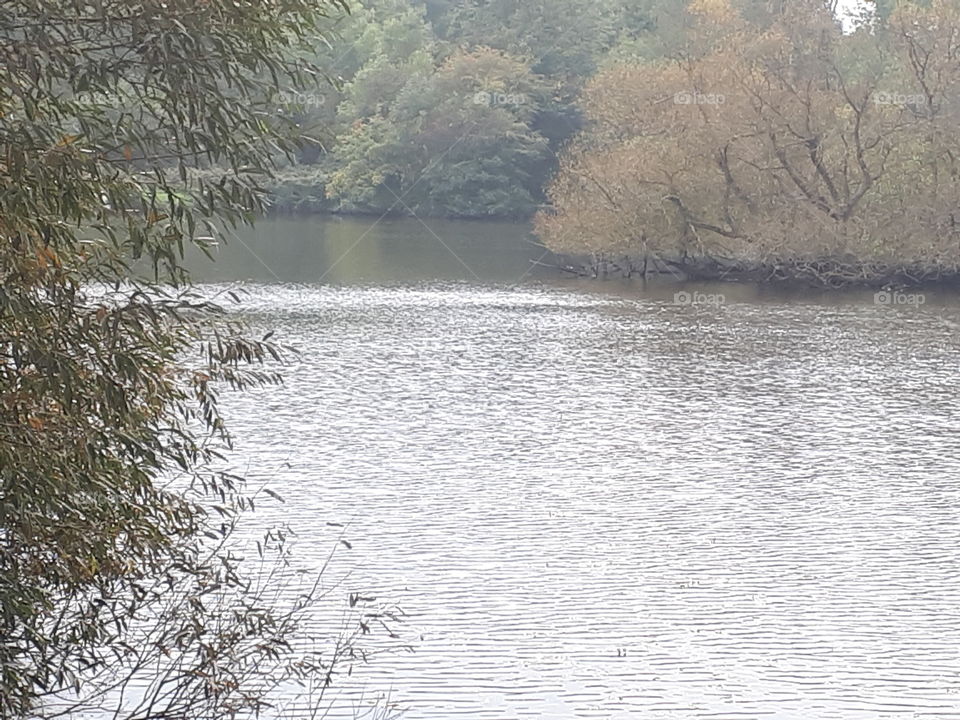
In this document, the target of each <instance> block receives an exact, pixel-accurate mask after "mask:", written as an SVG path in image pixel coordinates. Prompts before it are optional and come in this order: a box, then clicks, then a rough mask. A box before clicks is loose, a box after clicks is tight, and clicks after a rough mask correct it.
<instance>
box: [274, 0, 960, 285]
mask: <svg viewBox="0 0 960 720" xmlns="http://www.w3.org/2000/svg"><path fill="white" fill-rule="evenodd" d="M501 5H502V7H501ZM508 5H509V3H490V4H489V7H485V8H473V9H472V10H470V11H469V12H467V11H466V10H464V9H463V8H462V7H459V6H456V5H455V4H453V3H445V2H431V3H427V4H426V5H425V6H424V7H422V8H420V7H419V6H417V7H414V8H412V9H411V7H410V6H409V5H406V6H405V8H406V9H405V11H404V12H402V13H400V14H399V15H398V14H397V11H398V9H397V8H394V7H393V6H392V5H391V4H390V3H389V2H386V0H383V1H382V2H369V3H362V4H361V5H360V6H359V7H358V11H357V13H356V16H355V17H354V18H353V19H352V20H351V21H350V23H351V24H349V25H348V26H347V27H346V29H345V31H344V32H345V34H346V35H347V36H349V37H353V35H357V37H358V38H360V39H361V40H362V42H360V41H359V40H358V42H359V49H357V50H356V51H354V52H353V54H352V55H351V57H350V58H349V61H345V62H349V63H351V64H350V66H349V67H346V66H345V67H344V68H341V69H340V70H341V77H343V78H345V80H344V82H343V84H342V85H341V86H340V88H339V89H338V90H337V93H336V96H335V97H333V96H331V97H330V98H326V99H325V101H324V103H315V104H314V106H313V107H306V108H305V107H304V103H303V102H302V103H301V105H300V107H299V108H298V109H297V110H296V112H297V113H299V115H297V117H298V118H300V119H301V120H306V119H308V116H309V117H312V116H316V117H314V118H313V119H314V120H316V119H318V118H324V117H325V118H326V119H327V120H329V122H330V124H331V127H333V128H334V129H335V135H336V137H335V138H333V139H331V140H330V144H329V145H328V146H327V147H326V148H325V149H324V150H323V151H318V152H317V153H315V154H314V155H313V156H312V157H311V158H308V160H309V161H310V163H312V164H309V163H308V164H303V163H301V164H294V165H291V166H288V167H285V168H280V170H279V173H280V174H279V177H280V179H281V180H280V182H279V183H276V184H275V186H274V191H275V195H276V200H277V210H278V211H291V210H298V211H308V212H315V211H322V212H329V213H332V214H335V215H340V214H344V215H361V216H363V215H374V216H381V215H382V216H411V215H418V216H422V217H428V216H433V217H447V218H465V219H484V218H490V219H527V218H532V219H533V223H534V227H535V233H536V234H537V235H538V236H539V238H540V240H541V241H542V242H543V243H544V245H545V246H546V247H547V248H549V249H550V250H552V251H553V252H554V253H556V254H558V255H562V256H567V257H569V258H572V260H570V261H569V262H568V263H566V264H565V268H566V270H567V271H569V272H574V273H576V274H580V275H586V276H597V277H604V276H612V275H622V276H626V277H635V276H637V275H638V274H640V275H644V274H650V273H654V274H659V273H663V272H668V273H671V274H680V275H682V276H685V277H691V278H696V279H719V278H726V279H732V278H740V279H744V280H749V281H761V282H799V283H810V284H813V285H818V286H824V287H840V286H844V285H866V286H883V285H885V284H891V285H905V286H912V285H917V284H926V283H943V282H947V283H951V284H952V283H957V282H958V280H960V227H958V221H960V136H958V135H957V134H956V132H955V130H956V128H957V127H960V63H958V62H957V58H958V56H960V31H958V27H960V8H958V7H957V6H955V4H953V3H951V2H948V1H947V0H929V1H927V2H907V1H905V2H899V3H878V4H872V3H871V4H870V5H869V7H868V8H866V9H865V10H864V11H863V14H862V16H860V17H858V18H847V21H846V23H844V22H841V20H840V19H838V16H837V7H836V3H835V2H830V1H829V0H828V1H827V2H821V1H820V0H811V1H810V2H804V3H785V2H779V1H778V0H692V1H691V2H689V3H688V4H686V6H685V7H684V6H682V5H677V4H676V3H666V2H658V1H656V0H652V1H651V2H650V3H647V4H646V5H644V8H643V9H642V10H638V9H632V10H631V8H630V7H628V5H627V4H620V3H614V4H613V5H611V6H609V7H607V8H606V9H597V8H595V7H594V8H593V9H592V10H590V9H587V8H584V7H581V5H582V3H579V2H578V0H569V2H566V1H565V2H563V3H561V4H560V7H559V8H558V9H557V12H556V17H553V18H552V20H553V21H554V22H555V23H559V24H560V25H563V24H564V23H565V22H567V21H570V20H571V19H572V18H575V17H580V16H582V20H581V22H580V23H579V26H578V25H577V24H576V23H573V24H570V23H568V24H570V26H571V27H579V30H578V32H577V33H576V34H575V37H573V39H572V40H571V43H570V44H561V46H559V47H557V46H556V43H554V42H551V43H546V42H541V40H542V38H539V35H538V34H537V31H536V30H535V28H537V27H538V24H540V23H542V22H543V21H544V18H543V17H540V18H539V20H537V17H535V15H536V12H540V13H541V14H542V13H543V12H545V11H544V10H543V9H542V8H541V9H540V10H535V9H533V8H525V9H517V8H516V7H515V4H514V5H510V7H509V8H508V7H507V6H508ZM507 10H509V12H508V11H507ZM524 13H526V15H524ZM531 13H532V15H531ZM521 15H523V18H521V17H520V16H521ZM527 15H529V16H530V17H527ZM387 17H390V18H392V20H391V22H390V23H388V22H387V21H386V20H385V18H387ZM521 19H525V20H530V21H531V22H525V23H520V22H519V20H521ZM533 20H537V22H532V21H533ZM508 26H509V27H513V28H514V30H513V31H512V32H513V35H511V34H510V33H507V32H506V31H505V30H504V28H506V27H508ZM517 28H525V29H517ZM481 30H483V31H482V32H481ZM514 35H516V37H514ZM555 35H556V33H555V32H552V33H551V35H550V37H555ZM391 38H392V39H393V42H392V43H391V42H389V41H390V39H391ZM398 38H399V39H403V42H399V41H398ZM490 38H497V39H498V42H499V46H498V47H487V46H486V43H488V42H491V41H490ZM508 40H509V42H508ZM514 41H516V42H514ZM494 44H497V43H494ZM516 47H522V48H525V52H524V54H522V55H521V54H519V53H516V52H514V50H513V49H514V48H516ZM398 73H400V74H398ZM373 97H376V98H377V102H376V103H372V102H371V101H370V98H373ZM300 100H304V98H300ZM311 113H312V115H311ZM463 138H466V140H462V139H463ZM461 140H462V141H461ZM451 145H453V146H454V149H453V150H452V151H451V152H449V153H447V152H445V151H446V150H448V149H450V147H451ZM424 151H425V152H424ZM427 158H432V159H431V160H430V161H429V162H427V160H426V159H427ZM301 159H303V158H301Z"/></svg>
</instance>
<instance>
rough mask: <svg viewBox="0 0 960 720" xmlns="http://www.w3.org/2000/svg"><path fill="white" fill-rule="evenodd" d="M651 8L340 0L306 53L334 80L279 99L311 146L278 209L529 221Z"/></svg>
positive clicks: (569, 1)
mask: <svg viewBox="0 0 960 720" xmlns="http://www.w3.org/2000/svg"><path fill="white" fill-rule="evenodd" d="M661 1H662V4H664V5H670V4H671V2H668V1H667V0H661ZM656 4H657V3H656V2H653V0H650V1H649V2H639V3H638V2H636V1H635V0H607V1H606V2H600V3H598V2H594V1H593V0H550V1H549V2H546V1H544V0H539V1H536V0H490V1H487V2H483V1H480V0H459V1H455V0H426V1H425V2H423V1H417V0H361V1H360V2H355V3H351V4H350V6H351V13H350V14H349V16H346V15H345V16H344V17H342V18H341V19H340V21H339V22H337V23H336V24H335V26H334V27H333V28H332V35H333V36H334V37H335V38H336V40H335V42H334V43H333V47H328V46H327V45H325V44H324V43H323V42H322V41H319V40H318V41H317V43H316V47H315V49H314V52H313V56H312V57H311V58H310V60H312V61H313V62H315V63H316V64H317V65H319V66H322V67H324V68H327V69H328V73H329V75H330V79H331V80H332V83H330V84H326V85H324V84H321V85H319V86H318V87H317V89H316V90H315V91H312V92H311V91H308V90H305V89H303V88H291V89H290V91H289V92H286V93H281V94H280V95H279V96H278V98H277V110H278V112H279V113H280V114H283V115H286V116H287V117H289V118H290V119H292V120H294V121H295V122H296V123H297V124H298V125H299V126H300V127H301V128H302V129H304V130H305V131H309V132H311V133H312V134H313V135H314V136H315V137H316V142H315V143H314V144H313V145H311V146H308V147H306V148H304V149H303V150H302V151H301V152H300V153H299V154H298V156H297V158H296V162H295V163H292V164H289V165H287V166H286V167H283V168H281V170H280V173H279V176H278V178H277V180H276V181H275V182H274V184H273V186H272V187H271V190H272V191H273V193H274V198H275V207H278V208H280V209H301V210H317V209H324V210H330V211H335V212H356V213H377V214H380V213H384V212H393V213H397V214H408V213H411V212H416V213H418V214H423V215H442V216H451V217H490V216H499V217H511V216H515V217H529V216H530V215H532V214H533V212H534V211H535V210H536V209H537V207H538V206H539V205H540V204H542V203H543V201H544V199H545V194H544V188H545V187H546V185H547V183H548V182H549V180H550V178H551V177H552V175H553V174H554V173H555V171H556V169H557V156H558V153H559V151H560V149H561V148H562V147H564V146H565V144H566V143H567V142H568V141H569V140H570V139H571V138H572V137H573V136H574V135H576V134H577V133H578V132H579V131H580V130H581V129H582V123H581V114H580V110H579V108H578V106H577V102H578V95H579V93H580V91H581V89H582V87H583V85H584V83H585V82H586V81H587V80H588V79H589V78H590V77H592V76H593V75H594V74H595V73H596V71H597V70H598V68H599V67H600V65H601V64H602V63H603V62H604V61H605V59H606V58H608V57H609V56H610V55H611V54H612V53H617V52H618V51H619V49H621V48H626V47H639V46H640V45H642V44H643V43H645V42H651V41H652V38H653V34H652V31H653V30H654V29H655V27H656V15H657V12H656V9H655V7H656Z"/></svg>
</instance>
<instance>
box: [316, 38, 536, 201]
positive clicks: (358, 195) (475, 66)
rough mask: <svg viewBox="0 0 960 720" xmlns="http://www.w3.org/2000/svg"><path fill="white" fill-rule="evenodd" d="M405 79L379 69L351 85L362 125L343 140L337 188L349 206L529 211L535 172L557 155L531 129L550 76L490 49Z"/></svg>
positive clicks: (337, 156) (350, 108)
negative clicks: (544, 77)
mask: <svg viewBox="0 0 960 720" xmlns="http://www.w3.org/2000/svg"><path fill="white" fill-rule="evenodd" d="M406 67H410V64H409V63H408V64H407V66H406ZM400 74H405V70H399V71H398V70H397V68H395V67H393V66H391V65H389V64H378V65H377V66H375V67H374V68H371V69H370V71H369V72H366V71H361V73H359V74H358V75H357V79H356V81H355V82H354V83H353V84H352V85H351V87H350V88H349V91H348V100H347V103H345V108H347V112H348V114H349V115H351V116H357V119H356V120H355V121H354V123H353V125H352V126H351V127H350V128H349V130H347V131H346V132H345V133H344V134H343V135H342V136H341V137H340V138H339V140H338V145H337V149H336V152H335V153H334V160H335V167H336V168H337V169H336V171H335V172H334V174H333V176H332V178H331V182H330V186H329V192H330V193H331V195H332V196H333V197H335V198H336V199H337V200H338V201H339V202H340V203H341V209H344V210H350V211H357V210H360V211H366V212H395V213H406V212H417V213H423V214H427V215H451V216H461V217H483V216H489V215H500V216H503V215H523V214H528V213H530V212H531V210H532V208H533V206H534V204H535V202H536V200H535V194H536V192H537V180H536V170H537V168H538V167H539V166H540V165H541V164H542V163H544V162H545V160H546V158H547V157H548V153H547V144H546V140H545V139H544V138H543V137H542V136H540V135H539V134H538V133H536V132H535V131H533V130H531V128H530V122H531V119H532V118H533V116H534V115H535V114H536V112H537V109H538V108H539V107H540V105H541V103H542V97H543V92H544V89H543V85H542V81H541V79H540V78H539V77H537V76H536V75H534V74H533V73H531V72H530V70H529V67H528V66H527V65H526V64H525V63H524V62H522V61H521V60H519V59H517V58H513V57H511V56H508V55H506V54H504V53H501V52H498V51H494V50H490V49H489V48H482V49H477V50H475V51H473V52H470V53H466V52H459V53H456V54H454V55H453V56H451V57H450V58H448V59H447V61H446V62H445V63H444V64H443V65H442V66H441V67H440V68H438V69H436V70H435V71H434V70H433V69H432V68H430V67H429V66H426V65H424V64H420V65H419V68H418V70H417V71H415V72H413V73H411V74H410V75H409V76H408V78H407V80H406V82H404V83H402V84H401V83H399V82H397V81H398V80H399V78H400ZM371 86H372V87H374V88H376V90H374V91H372V92H371V91H370V89H369V88H370V87H371ZM388 87H393V88H394V90H393V91H392V92H388V91H386V88H388ZM381 88H383V90H382V91H381V90H380V89H381ZM371 98H377V99H378V100H379V102H376V103H374V102H371V101H370V99H371Z"/></svg>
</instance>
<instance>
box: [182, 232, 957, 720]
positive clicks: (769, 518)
mask: <svg viewBox="0 0 960 720" xmlns="http://www.w3.org/2000/svg"><path fill="white" fill-rule="evenodd" d="M373 223H374V220H373V219H338V218H326V219H325V218H313V219H269V220H265V221H263V222H262V223H261V224H260V226H259V228H258V229H257V231H255V232H243V233H241V234H240V235H239V236H238V237H237V238H236V239H235V241H234V242H232V243H231V245H230V246H229V247H227V248H224V249H223V250H222V251H220V252H219V256H220V257H219V260H218V263H217V264H216V266H214V267H212V268H211V267H206V266H202V264H198V271H197V272H198V277H199V278H200V279H202V280H204V281H205V282H209V283H211V284H213V285H219V284H222V283H236V282H242V287H243V288H244V289H245V290H246V291H247V293H248V294H246V295H245V296H244V298H243V300H242V304H241V310H240V312H242V313H243V314H244V315H245V316H246V317H247V319H248V320H249V321H250V322H251V323H252V324H253V325H254V327H255V328H257V330H258V331H259V330H261V329H262V330H264V331H265V330H266V329H273V330H276V332H277V339H278V340H280V341H281V342H284V343H289V344H291V345H293V346H295V347H297V348H298V349H299V351H300V353H301V354H300V355H299V357H297V358H296V359H295V360H294V361H293V362H292V363H291V365H290V366H289V367H288V368H287V369H286V371H285V378H286V384H285V385H284V386H283V387H282V388H279V389H269V390H264V391H259V392H256V393H252V394H248V395H229V396H227V397H226V398H225V410H226V415H227V419H228V422H229V425H230V427H231V429H232V431H233V432H234V434H235V436H236V439H237V453H236V456H235V457H234V462H235V464H236V466H237V467H238V468H240V469H242V470H245V471H246V472H247V474H248V475H249V476H250V477H251V478H252V480H253V481H254V483H255V484H256V483H263V482H269V487H271V488H273V489H275V490H276V491H277V492H279V493H280V494H281V495H283V496H284V499H285V503H284V504H283V505H280V504H278V503H273V504H270V503H267V504H265V505H264V507H263V515H262V518H261V520H259V521H258V522H271V521H275V520H281V519H282V520H285V521H287V522H289V523H290V525H291V526H292V527H293V528H294V529H295V530H296V532H297V534H298V538H297V541H296V551H297V555H298V558H299V561H300V562H301V563H302V564H304V565H305V566H307V567H310V568H314V569H319V568H320V567H321V566H322V564H323V563H324V562H325V560H326V559H327V557H328V554H329V552H330V550H331V549H332V548H333V547H334V546H335V544H336V542H337V539H338V533H339V530H338V528H336V527H331V526H329V525H328V524H327V523H331V522H332V523H343V524H345V525H348V527H347V530H346V535H345V537H346V538H348V539H349V541H350V543H351V545H352V549H350V550H346V549H345V548H341V550H342V551H338V553H337V555H336V558H335V561H334V562H333V563H332V565H331V568H330V569H329V570H328V575H329V577H330V578H331V581H333V580H338V581H339V583H340V584H339V585H338V586H337V592H341V591H342V593H343V594H344V595H345V594H346V593H347V592H362V593H364V594H371V595H375V596H377V597H378V598H382V599H384V600H387V601H389V602H391V603H396V604H397V605H399V606H400V607H401V608H402V609H403V611H404V612H405V613H406V621H405V622H404V623H403V624H402V625H400V626H398V628H397V631H398V633H399V634H400V635H401V636H402V643H403V644H409V645H410V646H412V647H413V649H414V652H403V651H397V652H393V653H389V654H385V655H380V656H378V657H376V658H375V659H374V660H373V661H372V662H371V663H369V664H367V665H361V666H358V667H357V668H356V669H355V671H354V674H353V676H351V677H349V678H348V677H345V676H344V677H341V678H340V680H339V681H338V684H337V686H336V688H335V691H336V692H339V693H340V694H341V698H342V699H344V700H347V701H349V702H352V703H356V705H357V707H358V708H362V707H366V706H367V705H366V703H369V702H371V701H374V700H378V699H381V698H383V697H386V696H389V699H390V702H391V703H394V704H395V706H396V707H399V708H402V709H404V710H405V711H406V712H405V715H404V717H407V718H412V719H415V720H448V719H454V718H462V719H470V720H517V719H518V718H552V719H560V720H565V719H567V718H571V719H572V718H598V719H599V718H604V719H607V718H617V719H620V718H624V719H626V718H631V719H633V718H641V719H644V720H647V719H649V720H653V719H660V718H662V719H670V720H681V719H682V720H691V719H694V718H711V719H713V720H725V719H728V718H729V719H730V720H733V719H734V718H740V719H744V718H746V719H751V720H752V719H755V718H778V719H779V718H791V719H793V718H796V719H797V720H801V719H802V720H819V719H821V718H822V719H823V720H827V719H829V720H846V719H848V718H849V719H853V718H858V719H859V718H862V719H863V720H868V719H869V720H876V719H877V718H949V717H958V718H960V675H958V672H960V657H958V648H960V513H958V508H960V485H958V478H960V396H958V392H957V391H958V381H960V372H958V370H960V364H958V361H960V352H958V350H960V335H958V331H957V329H958V327H960V325H958V323H960V305H958V303H957V301H956V299H955V298H952V297H949V296H942V295H939V294H937V293H926V294H925V295H924V296H923V297H922V298H919V300H918V298H917V297H916V296H914V297H913V299H912V300H911V299H910V297H907V296H902V297H896V296H893V297H891V296H887V297H886V298H881V299H880V300H879V301H878V300H876V299H875V297H874V294H873V293H872V292H870V293H867V292H847V293H822V292H801V291H790V292H786V291H783V290H776V289H772V288H757V287H753V286H742V285H734V284H715V285H711V286H680V285H677V284H676V283H670V282H666V281H660V282H657V283H651V284H648V285H646V286H644V285H643V284H641V283H639V282H633V283H627V282H603V281H597V280H583V279H575V278H569V277H566V276H564V275H563V274H561V273H558V272H556V271H554V270H551V269H549V268H545V267H541V266H537V265H531V261H541V262H544V263H547V264H549V263H550V262H551V260H550V258H549V256H546V255H544V251H543V249H542V248H540V247H539V246H537V245H536V244H535V243H534V242H533V241H532V239H531V238H530V237H529V235H528V232H527V228H526V227H525V226H522V225H513V224H507V223H469V222H452V221H434V220H428V221H427V223H426V224H423V223H421V222H419V221H417V220H415V219H408V220H390V221H386V220H385V221H383V222H381V223H379V224H376V225H375V226H374V227H373V228H372V229H371V225H372V224H373ZM678 292H686V293H687V295H681V296H677V295H676V293H678ZM349 715H350V713H346V714H345V715H344V716H349Z"/></svg>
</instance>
